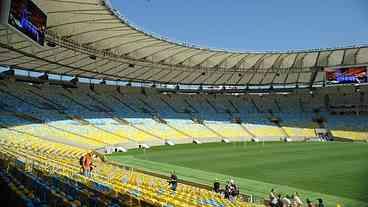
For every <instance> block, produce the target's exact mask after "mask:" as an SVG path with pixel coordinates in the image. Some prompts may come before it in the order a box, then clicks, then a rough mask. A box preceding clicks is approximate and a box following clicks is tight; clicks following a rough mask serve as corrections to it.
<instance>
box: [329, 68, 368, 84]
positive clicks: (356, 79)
mask: <svg viewBox="0 0 368 207" xmlns="http://www.w3.org/2000/svg"><path fill="white" fill-rule="evenodd" d="M326 79H327V81H329V82H331V83H366V82H368V75H367V67H350V68H337V69H326Z"/></svg>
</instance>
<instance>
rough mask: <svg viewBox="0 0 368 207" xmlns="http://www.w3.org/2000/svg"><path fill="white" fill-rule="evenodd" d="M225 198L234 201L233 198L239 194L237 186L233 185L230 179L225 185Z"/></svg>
mask: <svg viewBox="0 0 368 207" xmlns="http://www.w3.org/2000/svg"><path fill="white" fill-rule="evenodd" d="M224 194H225V198H227V199H229V200H230V201H234V200H235V198H236V197H237V196H238V195H239V188H238V186H236V185H235V182H234V180H230V181H229V182H228V184H227V185H226V187H225V192H224Z"/></svg>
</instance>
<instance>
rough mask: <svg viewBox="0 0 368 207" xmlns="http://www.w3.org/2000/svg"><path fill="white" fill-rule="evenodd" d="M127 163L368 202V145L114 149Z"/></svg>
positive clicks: (262, 193)
mask: <svg viewBox="0 0 368 207" xmlns="http://www.w3.org/2000/svg"><path fill="white" fill-rule="evenodd" d="M109 159H111V160H114V161H117V162H119V163H121V164H123V165H126V166H131V167H135V168H139V169H142V170H146V171H151V172H155V173H160V174H164V175H168V174H169V172H170V171H171V170H175V171H176V173H177V175H178V177H179V179H183V180H188V181H193V182H197V183H202V184H208V185H212V183H213V181H214V179H215V178H218V179H220V180H221V181H222V184H224V183H225V182H226V181H227V180H229V179H230V178H231V179H234V180H235V182H236V183H237V184H238V185H239V186H240V190H241V192H242V193H244V194H252V195H256V196H259V197H266V196H267V195H268V192H269V191H270V189H271V188H274V189H275V190H276V191H277V192H280V193H282V194H283V195H284V194H292V193H294V192H299V193H300V194H301V197H302V198H303V200H304V201H305V199H306V198H309V199H312V200H316V199H317V198H323V199H324V200H325V201H326V203H327V204H329V205H328V206H336V204H337V203H340V204H342V206H368V193H367V192H368V179H367V176H368V144H367V143H341V142H329V143H321V142H313V143H311V142H310V143H296V142H294V143H280V142H270V143H267V142H266V143H264V144H263V143H229V144H224V143H209V144H200V145H195V144H184V145H176V146H160V147H153V148H150V149H148V150H144V151H143V150H138V149H137V150H130V151H129V152H127V153H115V154H113V155H110V156H109ZM222 187H223V186H222Z"/></svg>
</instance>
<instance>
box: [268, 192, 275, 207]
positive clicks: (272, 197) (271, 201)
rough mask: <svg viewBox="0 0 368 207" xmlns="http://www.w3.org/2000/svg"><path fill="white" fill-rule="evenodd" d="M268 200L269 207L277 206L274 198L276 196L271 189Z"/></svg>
mask: <svg viewBox="0 0 368 207" xmlns="http://www.w3.org/2000/svg"><path fill="white" fill-rule="evenodd" d="M269 199H270V206H271V207H276V206H277V198H276V195H275V190H274V189H273V188H272V189H271V192H270V195H269Z"/></svg>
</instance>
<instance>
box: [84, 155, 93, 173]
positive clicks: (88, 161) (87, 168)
mask: <svg viewBox="0 0 368 207" xmlns="http://www.w3.org/2000/svg"><path fill="white" fill-rule="evenodd" d="M91 168H92V155H91V153H87V154H86V155H85V156H84V161H83V172H84V175H85V176H87V177H91Z"/></svg>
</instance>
